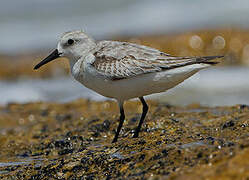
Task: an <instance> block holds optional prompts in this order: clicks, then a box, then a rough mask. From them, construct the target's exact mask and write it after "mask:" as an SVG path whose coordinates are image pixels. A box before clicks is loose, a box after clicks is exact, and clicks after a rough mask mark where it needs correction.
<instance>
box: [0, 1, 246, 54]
mask: <svg viewBox="0 0 249 180" xmlns="http://www.w3.org/2000/svg"><path fill="white" fill-rule="evenodd" d="M248 17H249V1H248V0H236V1H234V0H209V1H205V0H187V1H186V0H174V1H172V0H156V1H155V0H125V1H124V0H105V1H99V0H83V1H82V0H74V1H68V0H60V1H59V0H36V1H33V0H22V1H20V0H10V1H1V3H0V27H1V28H0V34H1V41H0V52H3V53H4V52H9V53H15V52H16V51H27V50H31V49H34V48H35V49H39V48H41V47H45V48H47V49H48V48H52V47H54V45H55V44H56V42H57V39H58V37H59V36H60V35H61V33H62V32H65V31H69V30H72V29H83V30H85V31H86V32H88V33H89V34H90V35H92V36H94V37H95V38H97V39H103V38H110V37H113V36H115V35H117V36H119V35H121V36H122V35H131V34H132V35H134V34H135V35H136V34H137V35H141V34H145V33H151V34H152V33H153V34H155V33H166V32H173V31H174V32H176V31H180V32H181V31H182V32H183V31H186V30H191V29H198V28H207V27H209V28H210V27H217V26H229V25H233V26H235V27H248V26H249V18H248Z"/></svg>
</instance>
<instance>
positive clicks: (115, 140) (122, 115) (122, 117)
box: [112, 103, 125, 143]
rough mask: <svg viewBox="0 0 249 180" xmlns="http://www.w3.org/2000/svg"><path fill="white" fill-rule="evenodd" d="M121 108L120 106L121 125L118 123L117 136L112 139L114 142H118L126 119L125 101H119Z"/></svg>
mask: <svg viewBox="0 0 249 180" xmlns="http://www.w3.org/2000/svg"><path fill="white" fill-rule="evenodd" d="M119 108H120V120H119V125H118V128H117V131H116V134H115V137H114V139H113V140H112V143H115V142H117V140H118V135H119V132H120V130H121V128H122V126H123V123H124V120H125V114H124V108H123V103H119Z"/></svg>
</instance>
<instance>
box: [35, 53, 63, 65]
mask: <svg viewBox="0 0 249 180" xmlns="http://www.w3.org/2000/svg"><path fill="white" fill-rule="evenodd" d="M60 55H61V54H60V53H59V52H58V49H56V50H54V51H53V52H52V53H51V54H50V55H49V56H48V57H46V58H45V59H44V60H42V61H41V62H40V63H38V64H37V65H36V66H35V67H34V69H38V68H40V67H41V66H43V65H44V64H47V63H49V62H50V61H53V60H54V59H56V58H58V57H60Z"/></svg>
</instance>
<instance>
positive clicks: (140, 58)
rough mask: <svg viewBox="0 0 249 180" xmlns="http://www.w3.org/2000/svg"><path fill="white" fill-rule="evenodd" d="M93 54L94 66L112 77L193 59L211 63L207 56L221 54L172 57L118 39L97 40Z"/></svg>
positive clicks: (153, 70) (178, 65)
mask: <svg viewBox="0 0 249 180" xmlns="http://www.w3.org/2000/svg"><path fill="white" fill-rule="evenodd" d="M94 56H95V58H96V59H95V61H94V62H93V64H92V65H93V66H94V68H95V69H96V70H97V72H98V73H100V74H102V75H104V76H106V77H108V78H110V79H112V80H117V79H125V78H130V77H134V76H137V75H141V74H146V73H152V72H159V71H163V70H167V69H172V68H176V67H181V66H186V65H191V64H196V63H207V64H215V62H210V61H209V60H212V59H216V58H221V57H223V56H207V57H176V56H170V55H169V54H166V53H163V52H160V51H158V50H156V49H153V48H149V47H146V46H142V45H137V44H132V43H127V42H118V41H101V42H99V43H98V45H97V49H96V51H95V52H94Z"/></svg>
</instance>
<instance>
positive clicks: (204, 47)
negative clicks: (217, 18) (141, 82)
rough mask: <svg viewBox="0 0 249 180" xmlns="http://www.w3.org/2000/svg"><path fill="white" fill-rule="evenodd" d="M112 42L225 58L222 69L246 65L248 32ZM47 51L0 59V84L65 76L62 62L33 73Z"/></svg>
mask: <svg viewBox="0 0 249 180" xmlns="http://www.w3.org/2000/svg"><path fill="white" fill-rule="evenodd" d="M113 40H119V41H128V42H133V43H137V44H143V45H147V46H150V47H153V48H157V49H159V50H161V51H164V52H167V53H169V54H172V55H176V56H208V55H225V56H226V57H225V61H224V63H222V65H246V66H248V65H249V53H248V52H249V31H248V30H246V29H235V28H223V29H206V30H195V31H190V32H185V33H168V34H160V35H146V36H140V37H114V38H113ZM51 51H52V49H50V50H44V49H42V53H41V52H37V53H35V52H33V53H26V54H25V53H23V54H18V55H11V56H10V55H2V56H1V55H0V80H4V79H9V80H15V79H20V78H26V77H32V78H50V77H54V76H62V75H66V74H68V72H69V68H68V62H67V61H66V60H62V59H61V60H58V61H56V62H54V63H50V64H49V66H47V67H46V68H42V69H40V70H39V71H34V70H33V67H34V65H35V64H37V63H38V62H40V61H41V59H43V58H44V57H46V56H47V55H48V54H49V52H51ZM45 52H46V53H45Z"/></svg>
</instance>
